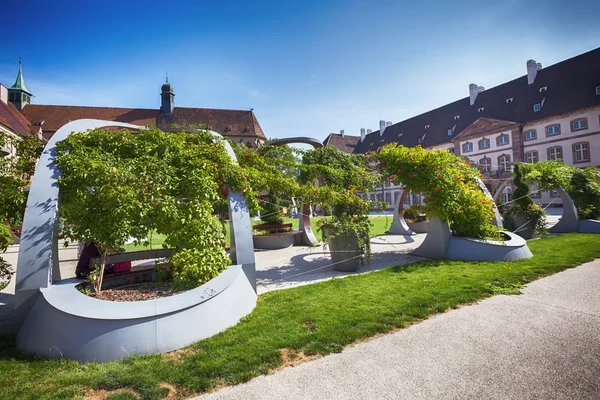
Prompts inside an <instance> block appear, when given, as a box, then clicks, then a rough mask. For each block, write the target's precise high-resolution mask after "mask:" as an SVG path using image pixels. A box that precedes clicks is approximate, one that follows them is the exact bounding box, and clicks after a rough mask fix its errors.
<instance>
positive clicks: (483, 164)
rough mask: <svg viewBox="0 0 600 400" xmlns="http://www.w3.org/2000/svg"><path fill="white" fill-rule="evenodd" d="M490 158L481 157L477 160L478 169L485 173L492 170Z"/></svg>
mask: <svg viewBox="0 0 600 400" xmlns="http://www.w3.org/2000/svg"><path fill="white" fill-rule="evenodd" d="M491 161H492V160H490V159H489V158H487V157H483V158H482V159H481V160H479V170H480V171H481V172H482V173H484V174H485V173H487V172H490V171H491V170H492V163H491Z"/></svg>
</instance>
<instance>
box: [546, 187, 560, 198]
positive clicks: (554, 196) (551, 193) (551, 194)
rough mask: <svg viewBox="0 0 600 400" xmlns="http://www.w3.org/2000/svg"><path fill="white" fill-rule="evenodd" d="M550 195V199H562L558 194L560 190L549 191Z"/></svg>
mask: <svg viewBox="0 0 600 400" xmlns="http://www.w3.org/2000/svg"><path fill="white" fill-rule="evenodd" d="M548 194H549V195H550V197H552V198H554V199H555V198H557V197H560V195H559V194H558V190H556V189H552V190H549V191H548Z"/></svg>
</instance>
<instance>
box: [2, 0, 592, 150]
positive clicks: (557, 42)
mask: <svg viewBox="0 0 600 400" xmlns="http://www.w3.org/2000/svg"><path fill="white" fill-rule="evenodd" d="M0 9H1V10H2V12H1V13H0V15H1V17H0V20H2V26H3V31H4V34H3V40H2V45H1V46H0V49H1V50H2V51H1V52H0V82H1V83H3V84H4V85H5V86H11V85H12V84H13V83H14V80H15V77H16V73H17V70H18V59H19V56H21V57H22V59H23V68H24V74H25V82H26V84H27V86H28V88H29V90H30V91H31V92H33V94H34V95H35V96H36V97H34V98H33V102H34V103H36V104H67V105H93V106H115V107H140V108H159V107H160V96H159V93H160V86H161V85H162V83H163V82H164V79H165V72H166V71H168V74H169V82H171V84H172V85H173V87H174V91H175V95H176V96H175V104H176V106H182V107H207V108H231V109H250V108H253V109H254V112H255V113H256V116H257V118H258V120H259V122H260V124H261V126H262V127H263V130H264V131H265V133H266V135H267V137H276V138H283V137H290V136H312V137H315V138H318V139H321V140H322V139H324V138H325V137H326V136H327V134H329V133H330V132H339V130H340V129H344V130H345V131H346V134H351V135H359V131H360V128H370V129H373V130H377V129H378V121H379V119H385V120H390V121H392V122H398V121H401V120H403V119H406V118H409V117H411V116H414V115H417V114H420V113H422V112H425V111H427V110H430V109H432V108H436V107H439V106H441V105H444V104H447V103H449V102H451V101H454V100H457V99H459V98H463V97H467V95H468V85H469V83H477V84H478V85H481V86H485V87H486V88H490V87H493V86H496V85H498V84H501V83H503V82H506V81H508V80H512V79H514V78H516V77H518V76H522V75H525V73H526V68H525V63H526V61H527V60H528V59H530V58H533V59H535V60H536V61H538V62H541V63H542V64H543V65H544V66H547V65H551V64H554V63H556V62H559V61H561V60H564V59H566V58H570V57H572V56H575V55H577V54H580V53H583V52H586V51H589V50H592V49H594V48H597V47H599V46H600V24H599V23H598V15H600V2H598V1H597V0H596V1H584V0H572V1H566V0H564V1H556V0H537V1H530V0H508V1H484V0H479V1H459V0H456V1H450V0H448V1H360V0H346V1H334V0H322V1H310V0H306V1H295V0H293V1H262V0H256V1H229V2H222V4H217V2H215V1H175V0H172V1H160V2H159V1H143V2H141V1H140V2H133V1H126V0H121V1H113V0H105V1H102V2H95V1H77V2H71V1H60V0H59V1H52V2H48V1H31V0H19V1H17V0H7V1H6V2H4V3H3V5H2V6H1V7H0ZM599 67H600V66H599Z"/></svg>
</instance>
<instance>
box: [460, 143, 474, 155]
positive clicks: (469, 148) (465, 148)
mask: <svg viewBox="0 0 600 400" xmlns="http://www.w3.org/2000/svg"><path fill="white" fill-rule="evenodd" d="M462 149H463V153H468V152H470V151H473V143H469V142H467V143H465V144H463V146H462Z"/></svg>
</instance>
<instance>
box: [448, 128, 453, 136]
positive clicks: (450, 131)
mask: <svg viewBox="0 0 600 400" xmlns="http://www.w3.org/2000/svg"><path fill="white" fill-rule="evenodd" d="M450 135H452V128H450V129H448V136H450Z"/></svg>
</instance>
